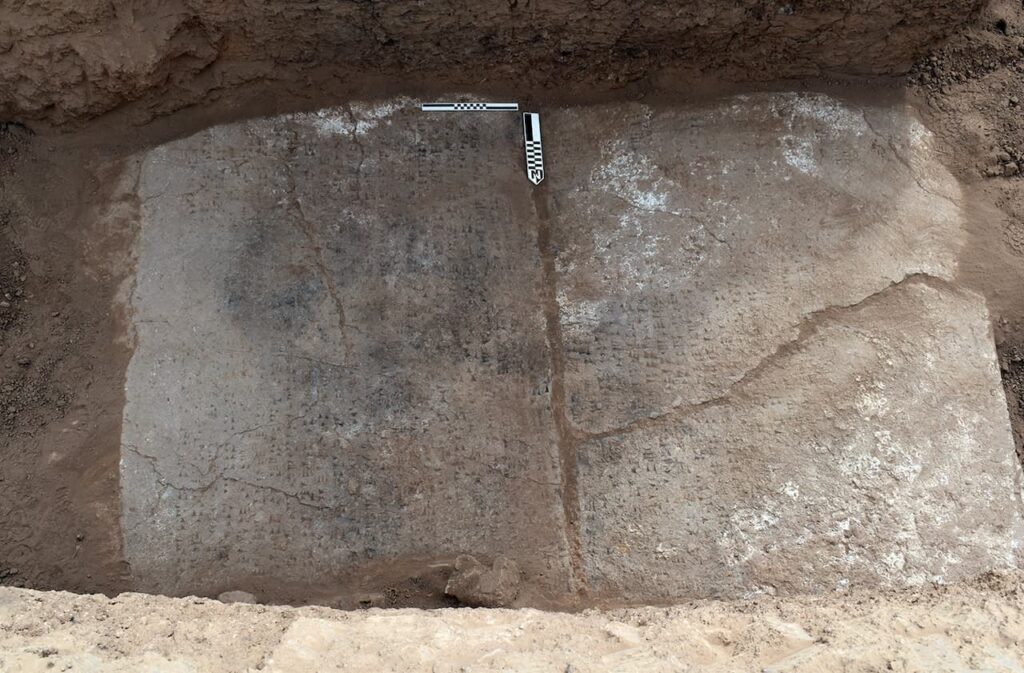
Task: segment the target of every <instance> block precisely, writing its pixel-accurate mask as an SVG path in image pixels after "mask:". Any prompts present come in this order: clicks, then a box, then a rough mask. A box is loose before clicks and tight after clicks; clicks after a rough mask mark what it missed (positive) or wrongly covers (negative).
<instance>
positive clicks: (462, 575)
mask: <svg viewBox="0 0 1024 673" xmlns="http://www.w3.org/2000/svg"><path fill="white" fill-rule="evenodd" d="M519 581H520V572H519V566H518V565H516V563H515V561H513V560H511V559H509V558H506V557H504V556H499V557H497V558H496V559H494V564H493V565H492V566H491V568H487V566H485V565H484V564H482V563H480V561H478V560H477V559H476V557H474V556H470V555H468V554H465V555H462V556H459V557H458V558H457V559H455V572H454V573H452V575H451V577H449V578H448V584H447V586H445V588H444V592H445V593H446V594H448V595H449V596H453V597H455V598H457V599H458V600H459V601H460V602H461V603H463V604H465V605H471V606H474V607H483V608H501V607H508V606H510V605H511V604H512V602H513V601H515V599H516V596H518V595H519Z"/></svg>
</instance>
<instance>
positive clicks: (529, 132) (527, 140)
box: [523, 112, 544, 185]
mask: <svg viewBox="0 0 1024 673" xmlns="http://www.w3.org/2000/svg"><path fill="white" fill-rule="evenodd" d="M523 142H524V144H525V145H526V177H528V178H529V179H530V182H532V183H533V184H535V185H539V184H540V183H541V180H543V179H544V146H543V145H541V142H540V114H538V113H536V112H524V113H523Z"/></svg>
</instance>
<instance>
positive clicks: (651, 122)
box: [121, 93, 1024, 605]
mask: <svg viewBox="0 0 1024 673" xmlns="http://www.w3.org/2000/svg"><path fill="white" fill-rule="evenodd" d="M520 133H521V131H520V122H519V119H518V116H517V115H511V114H509V115H506V114H466V115H426V114H422V113H420V112H419V111H418V109H417V108H416V106H415V104H414V102H413V101H410V100H407V99H397V100H394V101H391V102H388V103H384V104H377V105H358V104H354V105H352V106H350V107H345V108H341V109H337V110H326V111H323V112H320V113H314V114H304V115H289V116H283V117H279V118H276V119H269V120H253V121H249V122H243V123H238V124H234V125H231V126H226V127H220V128H215V129H210V130H207V131H204V132H202V133H200V134H198V135H196V136H193V137H191V138H186V139H183V140H179V141H176V142H173V143H170V144H168V145H166V146H164V147H161V148H158V149H156V150H153V151H151V152H150V153H149V154H147V155H146V156H145V157H144V159H143V160H142V162H141V164H142V169H141V174H140V176H139V182H138V188H137V189H138V193H139V198H140V201H141V204H142V206H141V212H142V221H141V224H140V230H139V237H138V242H137V256H138V272H137V278H136V282H135V285H134V288H133V290H132V293H131V294H132V296H131V307H130V308H131V315H132V320H133V324H134V328H135V331H136V348H135V353H134V356H133V359H132V362H131V365H130V367H129V371H128V377H127V382H126V390H127V403H126V407H125V415H124V434H123V447H124V451H123V459H122V465H121V472H122V497H123V502H124V514H123V518H124V531H125V533H124V535H125V550H126V554H127V555H128V558H129V561H130V563H131V567H132V572H133V574H134V576H135V578H136V581H137V582H138V585H139V587H140V588H144V589H148V590H157V591H162V592H168V593H184V592H194V591H200V592H207V593H217V592H219V591H221V590H224V589H228V588H246V589H248V590H254V591H255V590H257V589H258V588H259V586H260V585H259V583H260V582H262V583H263V586H267V585H268V584H270V585H274V586H276V585H277V584H281V583H289V582H290V583H297V584H299V585H303V584H310V583H319V584H321V585H322V584H326V585H328V586H331V585H332V583H333V584H336V585H337V586H338V587H341V589H339V591H343V590H347V589H351V588H353V587H359V586H362V584H360V582H362V583H363V584H366V583H367V582H368V581H363V580H359V579H358V578H359V577H363V578H365V577H370V576H373V577H374V578H376V579H374V580H373V582H377V585H374V586H372V587H371V586H367V587H366V588H368V589H377V588H381V587H384V586H388V585H389V584H388V583H389V582H393V581H397V580H400V579H401V578H403V577H405V578H408V577H409V576H411V575H413V574H415V572H416V569H417V568H428V567H435V568H436V567H445V564H449V563H451V561H453V560H454V558H455V556H456V555H458V554H462V553H470V554H475V555H478V556H480V557H482V558H483V559H484V560H485V561H487V560H489V559H491V558H493V557H494V556H497V555H499V554H500V555H505V556H508V557H510V558H512V559H513V560H515V561H516V562H517V563H518V564H519V566H520V567H521V568H522V570H523V585H522V586H523V593H522V595H521V597H520V604H534V605H551V604H557V603H559V602H565V601H567V600H571V592H572V588H573V587H578V586H584V585H585V586H586V587H587V588H588V589H589V591H590V594H589V595H590V597H591V598H596V599H600V600H605V601H609V602H617V601H623V600H625V601H648V600H672V599H679V598H688V597H693V596H707V595H728V596H738V595H746V594H749V593H752V592H754V593H756V592H801V591H822V590H841V589H844V588H846V587H855V586H885V587H901V586H914V585H918V584H922V583H925V582H932V581H937V582H945V581H952V580H956V579H959V578H964V577H970V576H972V575H976V574H978V573H982V572H985V571H986V570H989V569H994V568H1008V567H1017V566H1019V565H1020V564H1021V557H1020V554H1021V552H1020V549H1019V542H1018V540H1020V539H1022V536H1024V523H1022V513H1021V504H1020V503H1021V494H1020V489H1019V487H1018V485H1017V484H1018V481H1017V480H1018V479H1019V466H1018V465H1017V462H1016V459H1015V456H1014V450H1013V445H1012V440H1011V436H1010V430H1009V427H1008V419H1007V414H1006V409H1005V402H1004V400H1003V397H1002V393H1001V390H1000V387H999V379H998V370H997V366H996V362H995V358H994V349H993V345H992V340H991V337H990V335H989V332H988V316H987V314H986V311H985V307H984V302H983V300H982V299H981V298H980V297H978V296H976V295H974V294H971V293H968V292H965V291H963V290H962V289H960V288H958V287H957V285H956V265H957V257H958V254H959V249H960V247H961V246H962V245H963V242H964V236H965V234H964V229H963V222H962V220H963V214H962V212H961V209H960V207H959V203H960V200H961V195H960V192H959V188H958V185H957V183H956V182H955V180H953V178H952V177H951V176H950V175H949V174H948V173H947V172H946V171H945V170H944V169H943V168H942V166H941V164H940V163H939V162H938V160H937V158H936V155H935V152H934V150H933V149H932V146H931V144H932V139H931V136H930V134H929V132H928V131H927V130H926V129H925V128H924V127H923V126H922V125H921V124H920V123H919V122H918V121H917V119H916V118H915V116H914V115H913V113H912V111H911V110H909V109H908V108H906V107H905V106H903V105H893V104H885V105H869V104H854V103H848V102H841V101H838V100H836V99H834V98H831V97H828V96H824V95H820V94H780V93H775V94H767V93H765V94H757V95H749V96H736V97H732V98H729V99H724V100H721V101H717V102H710V103H704V104H702V105H699V106H684V105H680V106H657V107H652V106H645V105H639V104H621V105H608V106H597V107H589V108H572V109H563V110H551V111H545V112H544V133H545V147H546V150H547V162H548V169H549V175H548V179H547V181H546V182H545V183H544V185H542V186H541V187H540V188H537V189H535V188H533V187H532V186H531V185H530V183H529V182H528V181H527V180H526V178H525V176H524V175H523V173H522V166H521V163H522V160H523V159H522V146H521V138H520ZM353 577H356V580H353V579H352V578H353ZM357 580H358V581H357ZM373 582H369V583H370V584H373ZM378 585H379V586H378ZM257 593H258V591H257Z"/></svg>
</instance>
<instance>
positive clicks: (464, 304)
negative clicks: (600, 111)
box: [122, 100, 566, 593]
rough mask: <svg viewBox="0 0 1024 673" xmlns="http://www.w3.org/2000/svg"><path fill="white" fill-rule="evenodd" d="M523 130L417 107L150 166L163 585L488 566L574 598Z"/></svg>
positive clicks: (152, 450) (147, 434) (131, 422)
mask: <svg viewBox="0 0 1024 673" xmlns="http://www.w3.org/2000/svg"><path fill="white" fill-rule="evenodd" d="M518 129H519V122H518V120H517V119H516V118H515V117H513V116H501V117H499V116H486V115H482V116H476V117H472V118H467V117H464V116H463V117H459V118H458V119H456V117H453V116H449V117H445V116H444V115H435V116H429V115H426V116H425V115H422V114H421V113H420V112H419V111H418V109H416V107H415V106H414V105H413V103H412V102H411V101H407V100H402V101H396V102H393V103H392V104H389V105H382V106H376V107H365V106H364V107H359V106H355V107H352V108H348V109H343V110H336V111H331V112H324V113H321V114H314V115H298V116H292V117H284V118H278V119H274V120H262V121H252V122H248V123H241V124H236V125H233V126H227V127H220V128H214V129H210V130H207V131H204V132H202V133H200V134H198V135H195V136H193V137H191V138H187V139H184V140H180V141H177V142H174V143H171V144H169V145H166V146H164V147H161V148H159V149H156V150H154V151H152V152H151V153H150V154H149V155H148V156H147V157H146V158H145V160H144V162H143V165H142V171H141V176H140V180H139V187H138V191H139V196H140V198H141V199H142V203H143V205H142V223H141V227H140V232H139V239H138V244H137V248H138V250H137V254H138V274H137V279H136V282H135V287H134V291H133V295H132V301H131V310H132V315H133V320H134V325H135V330H136V332H137V343H136V349H135V354H134V357H133V359H132V361H131V365H130V367H129V370H128V375H127V384H126V386H127V393H128V394H127V404H126V407H125V414H124V434H123V445H124V448H125V451H124V458H123V461H122V491H123V498H124V529H125V549H126V553H127V555H128V559H129V561H130V563H131V567H132V572H133V574H134V576H135V578H136V580H137V581H138V582H139V584H140V586H141V587H143V588H145V589H147V590H153V591H161V592H169V593H181V592H186V591H197V590H204V591H213V592H216V591H217V590H220V589H222V588H228V587H231V586H234V585H236V584H238V583H242V584H246V585H247V586H248V585H249V583H251V582H252V581H253V578H272V579H273V580H275V581H279V582H289V581H291V582H313V581H324V580H330V579H331V578H335V579H336V578H337V577H338V576H339V575H341V574H344V573H345V572H347V571H349V570H351V569H352V568H356V567H360V566H365V565H367V564H372V563H384V564H389V563H390V564H395V563H398V562H400V561H402V560H403V559H410V560H416V559H422V560H423V562H424V564H425V563H428V562H431V561H435V560H443V559H445V558H449V557H452V555H454V554H458V553H473V554H479V555H483V556H485V557H486V556H489V555H495V554H507V555H510V556H513V557H514V558H515V559H516V560H517V561H518V562H519V564H520V565H521V566H522V567H523V568H524V570H525V571H527V572H528V573H529V575H530V577H531V586H534V587H537V586H539V587H541V588H547V589H550V588H551V587H556V588H557V590H558V592H563V591H564V588H565V581H566V578H565V572H566V570H565V568H566V564H565V553H566V552H565V542H564V526H563V524H562V523H561V511H562V505H561V503H560V500H559V498H558V491H559V474H558V470H557V459H558V456H557V451H556V443H555V441H554V439H553V427H554V426H553V423H552V420H551V418H550V412H549V402H548V397H547V389H548V381H549V366H548V354H547V351H546V346H545V332H544V318H543V315H542V312H541V310H540V303H539V301H538V300H537V296H538V294H539V291H540V289H539V286H540V282H541V272H540V268H541V267H540V262H539V256H538V254H537V242H536V235H535V228H534V225H533V222H532V219H531V218H530V217H528V216H527V210H528V208H529V204H530V197H529V190H528V185H529V183H525V181H524V180H522V179H521V178H520V175H519V173H518V170H517V167H516V165H515V163H514V162H506V161H501V160H500V159H501V158H504V157H508V156H514V155H515V154H516V153H517V152H519V151H520V149H519V145H518V139H517V135H516V132H517V131H518ZM495 185H498V188H495ZM414 570H415V566H414V567H413V568H410V567H408V565H406V566H401V565H399V566H398V568H397V569H396V573H398V575H397V579H401V578H402V577H407V576H408V575H404V576H403V575H402V574H401V573H412V572H414ZM385 579H387V578H385ZM391 579H395V578H391ZM385 586H386V585H385ZM370 588H373V589H376V588H384V586H381V587H370Z"/></svg>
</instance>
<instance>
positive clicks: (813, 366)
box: [580, 281, 1024, 600]
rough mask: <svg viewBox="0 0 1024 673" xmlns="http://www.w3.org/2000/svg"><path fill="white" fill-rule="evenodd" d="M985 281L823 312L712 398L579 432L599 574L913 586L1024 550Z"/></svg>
mask: <svg viewBox="0 0 1024 673" xmlns="http://www.w3.org/2000/svg"><path fill="white" fill-rule="evenodd" d="M990 342H991V337H990V335H989V332H988V327H987V315H986V313H985V310H984V308H983V306H982V305H981V303H980V301H979V299H978V297H977V296H974V295H971V294H966V293H962V292H956V291H953V290H950V289H948V288H947V287H946V286H945V285H939V286H938V287H935V286H933V285H932V284H930V283H927V282H924V281H906V282H904V283H903V284H901V285H898V286H895V287H893V288H891V289H889V290H885V291H883V292H881V293H880V294H878V295H876V296H875V297H873V298H871V299H869V300H866V301H865V302H864V303H863V304H861V305H859V306H857V307H854V308H850V309H841V310H835V311H833V312H829V313H826V314H823V315H821V316H817V317H815V318H814V319H812V320H809V321H808V322H807V323H805V325H804V326H803V330H802V335H801V337H800V339H798V340H796V341H794V342H793V343H792V344H791V345H789V346H788V347H787V348H786V349H784V350H783V351H782V352H781V353H780V354H779V355H777V356H775V357H773V358H771V359H769V360H766V361H765V362H764V364H763V365H762V366H760V367H759V368H758V370H757V372H756V373H754V374H752V375H751V376H750V377H748V378H747V379H746V380H745V381H744V383H743V384H742V385H741V386H739V387H738V388H736V389H734V390H733V392H732V395H731V396H730V398H729V399H728V400H721V401H716V402H714V403H711V404H707V405H700V406H697V407H693V408H691V409H688V410H686V411H684V412H679V413H677V414H672V415H668V416H664V417H661V418H659V419H656V420H652V421H649V422H646V423H639V424H637V425H635V426H634V427H633V428H631V429H630V430H629V431H627V432H624V433H622V434H616V435H611V436H606V437H602V438H599V439H593V440H589V441H586V442H584V443H583V444H582V445H581V447H580V492H581V499H582V503H583V525H582V536H583V540H584V548H585V558H586V561H587V575H588V577H589V579H590V580H591V582H592V584H593V587H594V589H595V591H597V592H599V593H607V594H610V595H614V596H621V595H625V596H628V597H631V598H633V599H635V600H652V599H659V598H660V599H665V598H673V597H676V596H690V595H703V596H707V595H722V596H736V595H743V594H745V593H748V592H766V593H771V594H774V593H776V592H780V593H788V594H792V593H804V592H820V591H827V590H833V589H835V590H842V589H846V588H848V587H851V586H861V587H862V586H881V587H886V588H902V587H908V586H919V585H922V584H925V583H930V582H935V583H947V582H951V581H955V580H961V579H965V578H971V577H973V576H975V575H976V574H978V573H979V572H980V571H981V570H982V569H984V568H1014V567H1017V566H1018V565H1019V564H1020V553H1021V552H1020V540H1021V539H1022V536H1024V519H1022V517H1021V514H1022V505H1021V500H1020V498H1021V494H1020V491H1019V487H1018V486H1017V483H1015V482H1016V481H1017V480H1019V476H1020V466H1019V465H1018V463H1017V458H1016V456H1015V455H1014V453H1013V449H1012V445H1011V444H1009V443H1008V442H1007V439H1006V438H1007V434H1008V432H1009V428H1008V421H1007V420H1006V418H1005V416H1006V407H1005V404H1004V401H1003V397H1002V392H1001V390H1002V389H1001V385H1000V381H999V378H998V375H997V373H996V372H997V369H996V362H995V359H994V357H993V354H992V349H991V347H990Z"/></svg>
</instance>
